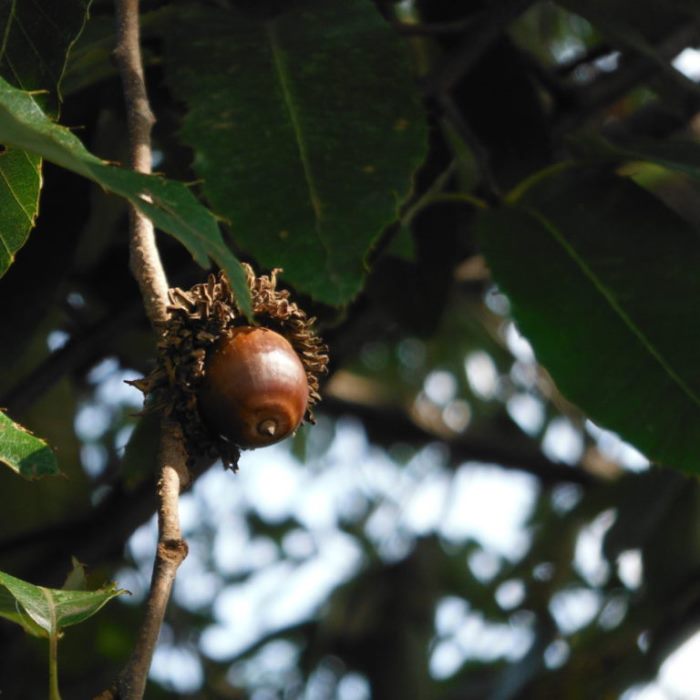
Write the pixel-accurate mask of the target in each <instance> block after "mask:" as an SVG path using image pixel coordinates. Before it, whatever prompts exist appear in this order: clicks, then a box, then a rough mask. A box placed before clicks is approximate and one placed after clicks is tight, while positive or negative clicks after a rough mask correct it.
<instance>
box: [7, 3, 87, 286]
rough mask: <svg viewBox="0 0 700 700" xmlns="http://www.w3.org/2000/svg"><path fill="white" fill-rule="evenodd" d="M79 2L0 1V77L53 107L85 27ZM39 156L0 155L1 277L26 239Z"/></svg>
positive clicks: (31, 223) (37, 182) (34, 200)
mask: <svg viewBox="0 0 700 700" xmlns="http://www.w3.org/2000/svg"><path fill="white" fill-rule="evenodd" d="M89 5H90V3H89V2H86V1H84V0H65V2H60V3H56V2H53V0H34V1H33V2H32V3H28V2H19V3H18V2H2V3H0V36H1V37H2V44H1V45H0V76H2V77H4V78H6V79H7V80H8V81H9V82H11V83H12V84H14V85H15V86H17V87H19V88H22V89H24V90H36V91H39V90H41V91H43V92H41V94H40V95H38V96H37V99H40V100H41V101H42V104H43V105H44V106H45V108H46V109H48V110H49V111H50V112H51V113H56V112H57V111H58V103H59V98H60V92H59V88H60V81H61V77H62V76H63V72H64V70H65V64H66V57H67V54H68V52H69V50H70V47H71V46H72V45H73V42H74V41H75V40H76V38H77V37H78V36H79V35H80V32H81V31H82V29H83V26H84V25H85V21H86V18H87V11H88V7H89ZM40 190H41V158H40V157H39V156H37V155H34V154H28V153H23V152H22V151H19V150H16V149H7V150H5V151H4V152H3V153H0V277H1V276H2V275H3V274H4V273H5V272H6V271H7V269H8V268H9V266H10V265H11V264H12V262H13V260H14V256H15V254H16V253H17V251H18V250H19V249H20V248H21V247H22V246H23V245H24V244H25V243H26V241H27V237H28V236H29V232H30V231H31V229H32V228H33V227H34V222H35V220H36V216H37V213H38V211H39V192H40Z"/></svg>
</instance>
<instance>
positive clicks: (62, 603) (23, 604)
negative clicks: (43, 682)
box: [0, 571, 126, 637]
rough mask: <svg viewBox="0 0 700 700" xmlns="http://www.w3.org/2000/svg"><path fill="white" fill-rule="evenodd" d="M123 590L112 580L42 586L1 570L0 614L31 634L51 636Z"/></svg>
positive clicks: (84, 618) (90, 613)
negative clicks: (70, 587) (87, 585)
mask: <svg viewBox="0 0 700 700" xmlns="http://www.w3.org/2000/svg"><path fill="white" fill-rule="evenodd" d="M3 587H4V588H3ZM123 593H126V591H125V590H123V589H119V590H118V589H117V588H116V586H115V585H114V584H110V585H109V586H105V587H103V588H100V589H98V590H96V591H64V590H60V589H54V588H44V587H43V586H35V585H33V584H31V583H27V582H26V581H22V580H21V579H18V578H15V577H14V576H10V575H9V574H6V573H4V572H2V571H0V617H4V618H7V619H8V620H11V621H13V622H16V623H18V624H20V625H22V627H24V629H25V630H26V631H27V632H29V633H30V634H34V635H37V636H44V637H50V636H53V635H57V634H59V633H60V631H61V630H62V629H63V628H64V627H70V626H71V625H77V624H79V623H80V622H84V621H85V620H87V619H88V618H90V617H92V616H93V615H94V614H95V613H97V612H98V611H99V610H100V608H102V607H104V606H105V605H106V604H107V603H108V602H109V601H110V600H112V598H115V597H116V596H118V595H122V594H123Z"/></svg>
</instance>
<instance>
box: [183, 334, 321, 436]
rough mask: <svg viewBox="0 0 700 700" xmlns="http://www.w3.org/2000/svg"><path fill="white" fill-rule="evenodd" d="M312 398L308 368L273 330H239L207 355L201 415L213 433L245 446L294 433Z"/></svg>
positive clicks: (200, 402)
mask: <svg viewBox="0 0 700 700" xmlns="http://www.w3.org/2000/svg"><path fill="white" fill-rule="evenodd" d="M308 399H309V385H308V381H307V376H306V370H305V369H304V365H303V364H302V362H301V360H300V358H299V356H298V355H297V353H296V352H295V350H294V348H293V347H292V345H291V344H290V343H289V341H288V340H287V339H286V338H285V337H284V336H282V335H280V334H279V333H276V332H275V331H273V330H270V329H269V328H262V327H255V326H239V327H237V328H234V329H232V330H231V331H230V333H229V334H228V335H227V337H225V338H222V339H221V341H219V342H218V343H216V344H215V345H214V346H213V347H212V348H210V350H209V351H208V352H207V358H206V361H205V366H204V378H203V381H202V383H201V385H200V387H199V391H198V395H197V403H198V409H199V413H200V415H201V418H202V420H203V421H204V423H205V425H206V426H207V427H208V428H209V430H210V431H211V432H212V433H214V434H216V435H220V436H223V437H224V438H226V440H228V441H230V442H232V443H234V444H236V445H238V446H239V447H243V448H253V447H263V446H265V445H271V444H273V443H275V442H279V441H280V440H282V439H284V438H285V437H287V436H288V435H291V434H292V433H293V432H294V431H295V430H296V429H297V428H298V427H299V425H300V423H301V422H302V420H303V419H304V414H305V413H306V410H307V404H308Z"/></svg>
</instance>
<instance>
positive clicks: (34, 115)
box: [0, 78, 252, 317]
mask: <svg viewBox="0 0 700 700" xmlns="http://www.w3.org/2000/svg"><path fill="white" fill-rule="evenodd" d="M0 143H4V144H9V145H12V146H16V147H18V148H21V149H24V150H26V151H31V152H32V153H36V154H38V155H40V156H42V157H43V158H46V159H47V160H50V161H52V162H53V163H56V164H57V165H60V166H61V167H64V168H66V169H68V170H72V171H73V172H76V173H78V174H79V175H82V176H84V177H87V178H88V179H90V180H92V181H93V182H96V183H97V184H98V185H101V186H102V187H104V189H106V190H107V191H109V192H112V193H113V194H117V195H119V196H121V197H124V198H125V199H126V200H128V201H129V202H130V203H131V204H132V205H134V206H135V207H136V208H137V209H139V210H140V211H141V212H143V214H145V215H146V216H147V217H149V218H150V219H151V220H152V221H153V223H154V224H155V225H156V226H157V227H158V228H160V229H162V230H163V231H166V232H167V233H170V234H171V235H172V236H174V237H175V238H177V239H178V240H179V241H180V242H181V243H182V244H183V245H184V246H185V247H186V248H187V249H188V250H189V251H190V252H191V253H192V256H193V257H194V259H195V260H196V261H197V262H198V263H199V264H200V265H202V266H203V267H206V266H208V262H209V258H211V259H212V260H214V261H215V262H216V263H217V264H218V265H219V266H220V267H221V268H222V269H223V270H224V271H225V272H226V274H227V275H228V276H229V279H230V281H231V284H232V286H233V289H234V291H235V293H236V299H237V301H238V303H239V305H240V306H241V309H242V310H243V312H244V313H245V314H246V315H247V316H249V317H250V316H252V310H251V304H250V292H249V290H248V285H247V283H246V277H245V272H244V271H243V268H242V267H241V264H240V263H239V262H238V260H237V258H236V257H235V256H234V254H233V253H232V252H231V251H230V250H229V248H228V247H227V246H226V244H225V243H224V240H223V238H222V237H221V231H220V230H219V226H218V223H217V220H216V217H215V216H214V215H213V214H212V213H211V212H210V211H209V210H208V209H207V208H206V207H204V206H202V205H201V204H200V203H199V202H198V201H197V199H196V198H195V196H194V195H193V194H192V192H191V191H190V190H189V189H188V188H187V187H186V186H185V185H184V184H183V183H181V182H174V181H172V180H166V179H165V178H162V177H159V176H157V175H144V174H142V173H136V172H133V171H131V170H127V169H125V168H119V167H116V166H114V165H109V164H107V163H105V162H104V161H102V160H100V159H99V158H97V157H96V156H94V155H92V154H91V153H89V152H88V151H87V150H86V148H85V147H84V146H83V144H82V143H81V142H80V140H79V139H78V138H77V137H76V136H74V135H73V134H72V133H71V132H70V131H69V130H68V129H66V128H64V127H62V126H60V125H58V124H56V123H54V122H52V121H51V120H50V119H49V118H48V117H47V116H46V114H44V112H42V110H41V109H40V108H39V105H38V104H37V103H36V101H35V100H34V98H33V97H32V96H31V95H29V94H27V93H25V92H22V91H21V90H17V89H15V88H13V87H12V86H11V85H9V84H8V83H7V82H6V81H4V80H2V79H1V78H0Z"/></svg>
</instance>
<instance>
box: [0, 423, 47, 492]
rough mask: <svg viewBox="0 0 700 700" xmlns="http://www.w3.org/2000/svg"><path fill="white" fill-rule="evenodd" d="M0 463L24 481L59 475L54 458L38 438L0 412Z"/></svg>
mask: <svg viewBox="0 0 700 700" xmlns="http://www.w3.org/2000/svg"><path fill="white" fill-rule="evenodd" d="M0 462H2V463H3V464H6V465H7V466H8V467H10V469H12V470H13V471H14V472H16V473H17V474H19V475H20V476H23V477H24V478H25V479H38V478H40V477H42V476H56V475H58V474H60V473H61V472H60V470H59V468H58V464H57V463H56V456H55V455H54V453H53V452H52V451H51V448H50V447H49V446H48V445H47V444H46V443H45V442H44V441H43V440H41V439H40V438H37V437H34V435H32V434H31V433H30V432H29V431H28V430H27V429H26V428H23V427H22V426H21V425H18V424H17V423H15V422H13V421H12V420H10V418H8V417H7V416H6V415H5V414H4V413H3V412H2V411H0Z"/></svg>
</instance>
